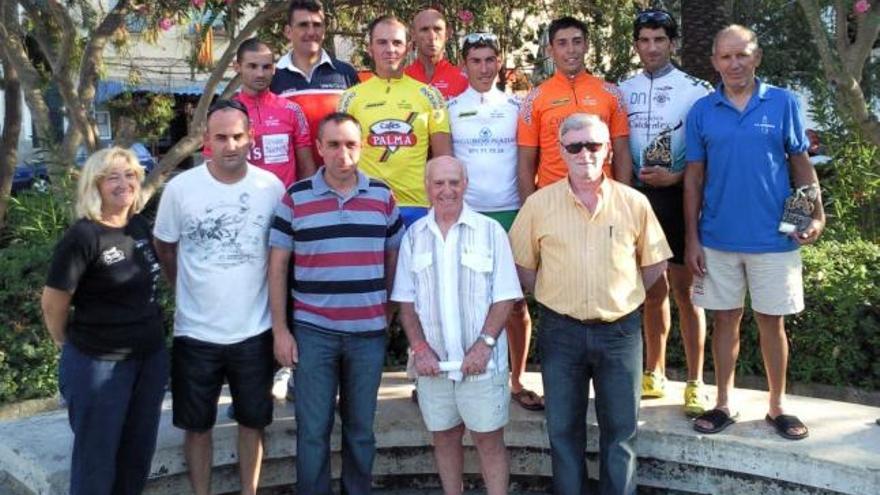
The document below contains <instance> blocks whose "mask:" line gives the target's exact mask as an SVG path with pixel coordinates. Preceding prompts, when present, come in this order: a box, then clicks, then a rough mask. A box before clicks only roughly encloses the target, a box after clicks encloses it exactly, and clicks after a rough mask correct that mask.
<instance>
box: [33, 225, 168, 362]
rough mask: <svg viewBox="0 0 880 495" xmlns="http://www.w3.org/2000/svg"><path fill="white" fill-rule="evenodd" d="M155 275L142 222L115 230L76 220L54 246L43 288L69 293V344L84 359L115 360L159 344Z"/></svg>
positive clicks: (153, 255)
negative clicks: (70, 307)
mask: <svg viewBox="0 0 880 495" xmlns="http://www.w3.org/2000/svg"><path fill="white" fill-rule="evenodd" d="M159 274H160V268H159V262H158V258H157V257H156V252H155V251H154V250H153V244H152V237H151V234H150V226H149V225H148V224H147V221H146V220H145V219H144V218H143V217H141V216H140V215H135V216H133V217H132V218H131V219H130V220H129V222H128V225H126V226H125V227H121V228H120V227H108V226H106V225H102V224H100V223H97V222H93V221H91V220H86V219H80V220H79V221H77V222H76V223H75V224H73V226H71V227H70V229H68V230H67V232H65V234H64V237H62V238H61V240H60V241H59V242H58V244H57V245H56V246H55V254H54V255H53V257H52V264H51V265H50V267H49V277H48V280H47V281H46V285H47V286H48V287H52V288H54V289H59V290H63V291H68V292H70V291H73V299H72V304H73V308H74V311H73V314H72V316H71V318H70V319H69V321H68V324H67V338H68V339H69V341H70V342H71V343H72V344H73V345H75V346H76V347H77V349H79V350H81V351H82V352H85V353H86V354H89V355H92V356H95V357H98V358H100V359H110V360H119V359H125V358H128V357H132V356H138V355H144V354H148V353H151V352H154V351H156V350H158V349H160V348H161V347H162V346H163V345H164V332H163V329H162V315H161V310H160V308H159V303H158V300H157V294H156V289H157V285H158V283H159Z"/></svg>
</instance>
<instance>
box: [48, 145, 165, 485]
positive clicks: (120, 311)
mask: <svg viewBox="0 0 880 495" xmlns="http://www.w3.org/2000/svg"><path fill="white" fill-rule="evenodd" d="M143 178H144V171H143V168H142V167H141V166H140V164H139V163H138V161H137V158H136V157H135V155H134V154H132V153H131V152H130V151H128V150H124V149H122V148H110V149H106V150H101V151H98V152H97V153H95V154H94V155H92V156H91V157H90V158H89V159H88V161H86V163H85V165H84V167H83V170H82V175H81V176H80V180H79V185H78V191H77V201H76V210H77V216H78V217H79V220H77V221H76V223H74V224H73V225H72V226H71V227H70V229H68V230H67V232H66V233H65V234H64V237H62V239H61V240H60V241H59V242H58V244H57V245H56V246H55V253H54V256H53V258H52V264H51V266H50V268H49V276H48V279H47V281H46V286H45V287H44V288H43V297H42V306H43V317H44V319H45V321H46V326H47V327H48V329H49V334H50V335H51V336H52V340H53V341H55V343H56V344H57V345H58V346H59V347H61V348H62V351H61V363H60V366H59V381H58V383H59V388H60V389H61V394H62V396H63V397H64V399H65V401H66V402H67V406H68V417H69V419H70V426H71V429H72V430H73V436H74V442H73V455H72V458H71V469H70V493H71V494H74V495H76V494H88V495H102V494H136V493H141V491H143V488H144V484H145V482H146V478H147V475H148V474H149V472H150V462H151V460H152V457H153V451H154V450H155V447H156V435H157V431H158V426H159V415H160V410H161V404H162V398H163V396H164V389H165V383H166V381H167V378H168V356H167V353H166V350H165V345H164V331H163V328H162V316H161V312H160V308H159V304H158V301H157V294H156V286H157V284H158V282H159V273H160V270H159V264H158V261H157V259H156V253H155V252H154V251H153V245H152V239H151V235H150V227H149V225H148V224H147V221H146V220H145V219H144V218H143V217H141V216H140V215H138V214H137V213H138V212H139V211H140V210H141V209H142V208H143V206H144V197H143V196H142V194H141V181H143ZM71 306H73V308H74V310H73V311H72V312H71V311H70V308H71Z"/></svg>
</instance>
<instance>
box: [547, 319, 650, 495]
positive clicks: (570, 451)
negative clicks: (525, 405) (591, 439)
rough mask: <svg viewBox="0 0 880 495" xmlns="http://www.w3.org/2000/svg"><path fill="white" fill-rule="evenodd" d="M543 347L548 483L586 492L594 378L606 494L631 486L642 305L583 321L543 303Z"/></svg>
mask: <svg viewBox="0 0 880 495" xmlns="http://www.w3.org/2000/svg"><path fill="white" fill-rule="evenodd" d="M540 325H541V326H540V329H539V331H538V346H539V350H540V352H541V366H542V371H543V373H542V377H543V381H544V401H545V404H546V407H547V412H546V415H547V430H548V433H549V436H550V450H551V458H552V462H553V491H554V493H557V494H561V495H581V494H584V493H587V468H586V454H585V450H586V443H587V427H586V415H587V402H588V400H587V394H588V392H589V382H590V380H592V381H593V388H594V389H595V392H596V398H595V405H596V417H597V420H598V423H599V466H600V469H599V486H600V493H602V494H603V495H612V494H613V495H630V494H633V493H635V491H636V484H635V470H636V432H637V425H638V414H639V399H640V393H641V372H642V332H641V319H640V317H639V313H638V312H637V311H636V312H633V313H630V314H629V315H627V316H625V317H623V318H621V319H620V320H617V321H615V322H613V323H597V324H584V323H581V322H578V321H576V320H573V319H571V318H568V317H565V316H562V315H560V314H558V313H556V312H554V311H552V310H550V309H548V308H546V307H543V306H542V307H541V320H540Z"/></svg>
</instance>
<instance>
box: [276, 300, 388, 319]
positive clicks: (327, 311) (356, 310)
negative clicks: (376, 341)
mask: <svg viewBox="0 0 880 495" xmlns="http://www.w3.org/2000/svg"><path fill="white" fill-rule="evenodd" d="M293 309H294V311H296V310H300V311H307V312H309V313H312V314H316V315H318V316H321V317H324V318H327V319H328V320H335V321H339V320H368V319H371V318H378V317H379V316H384V315H385V305H384V304H377V305H374V306H347V307H340V308H324V307H318V306H312V305H310V304H305V303H302V302H300V301H294V302H293Z"/></svg>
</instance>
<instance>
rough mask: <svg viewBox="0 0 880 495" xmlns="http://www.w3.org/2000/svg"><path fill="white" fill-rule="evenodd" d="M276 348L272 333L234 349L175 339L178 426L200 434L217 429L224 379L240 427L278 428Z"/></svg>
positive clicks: (173, 390)
mask: <svg viewBox="0 0 880 495" xmlns="http://www.w3.org/2000/svg"><path fill="white" fill-rule="evenodd" d="M272 345H273V342H272V331H271V330H266V331H265V332H263V333H261V334H259V335H255V336H253V337H250V338H248V339H245V340H243V341H241V342H238V343H235V344H229V345H223V344H212V343H210V342H204V341H201V340H196V339H193V338H190V337H175V338H174V344H173V346H172V348H171V396H172V399H173V402H172V408H173V411H174V426H176V427H178V428H181V429H184V430H187V431H196V432H203V431H208V430H210V429H211V428H213V427H214V422H215V420H216V419H217V400H218V399H219V398H220V390H221V389H222V388H223V381H224V379H225V380H226V381H228V382H229V391H230V393H231V394H232V403H233V404H234V405H235V417H236V419H237V420H238V423H239V424H241V425H243V426H246V427H248V428H254V429H260V428H265V427H266V426H268V425H269V424H270V423H272V378H273V375H274V370H275V356H274V353H273V350H272Z"/></svg>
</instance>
